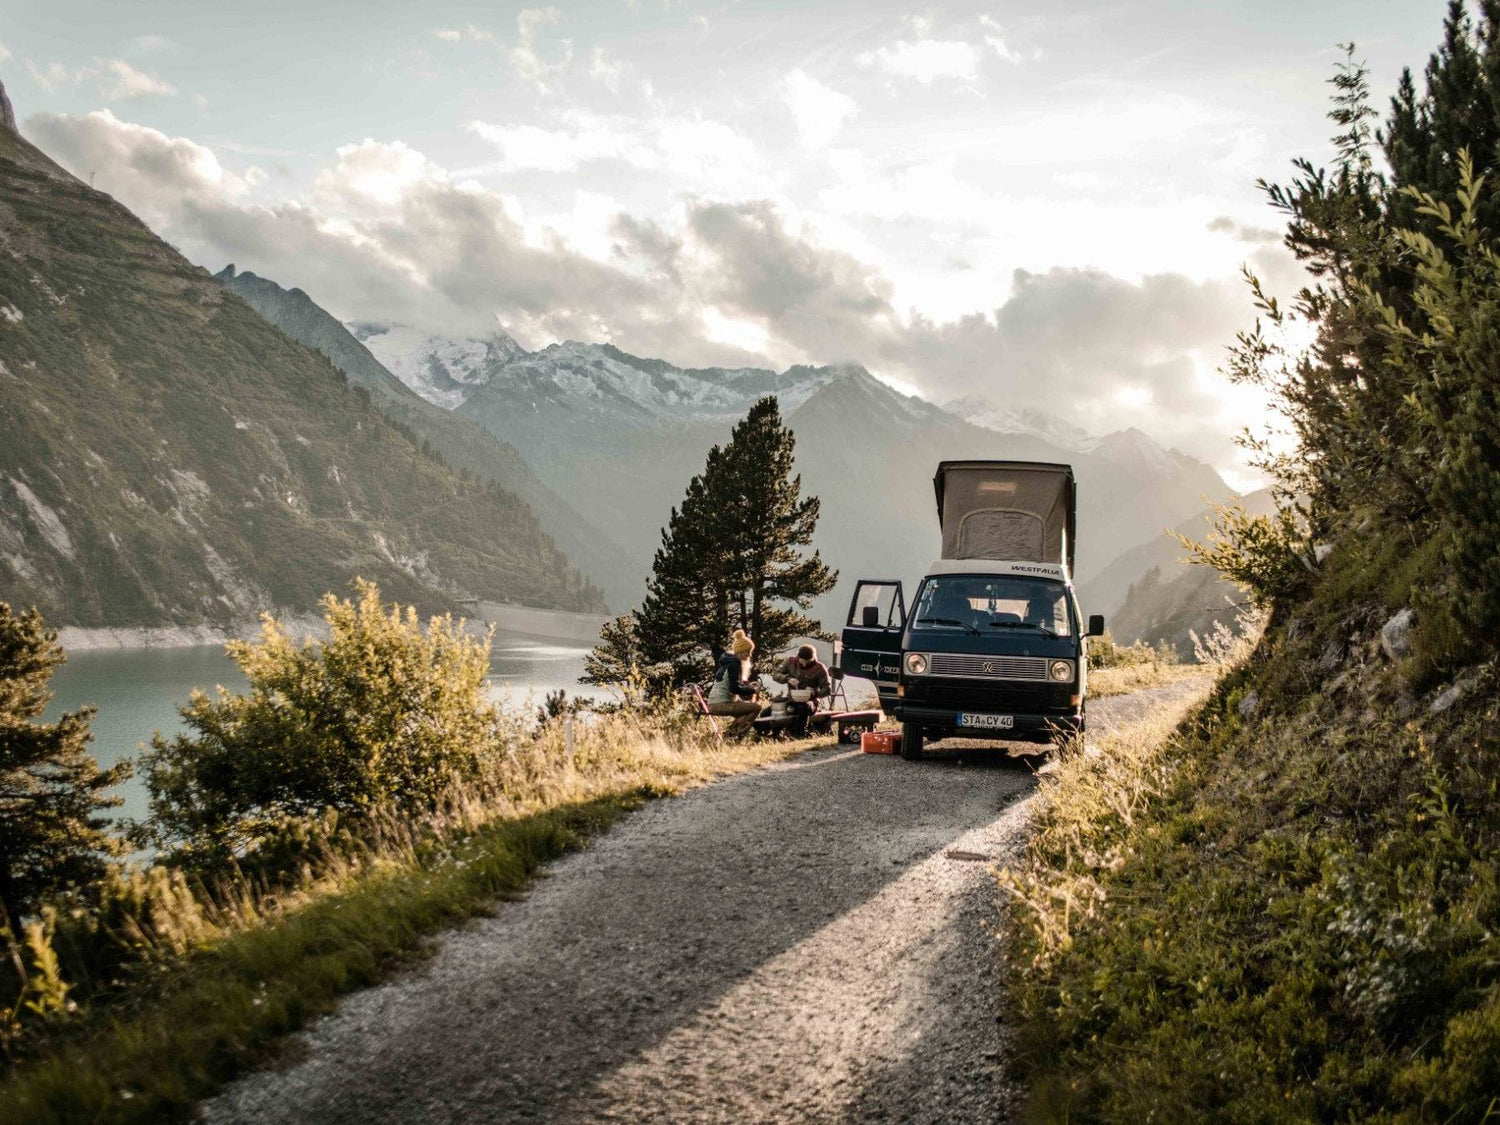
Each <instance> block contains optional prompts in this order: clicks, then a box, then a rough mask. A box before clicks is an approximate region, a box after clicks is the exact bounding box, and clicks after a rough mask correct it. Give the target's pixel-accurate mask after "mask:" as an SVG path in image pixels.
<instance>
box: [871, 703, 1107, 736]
mask: <svg viewBox="0 0 1500 1125" xmlns="http://www.w3.org/2000/svg"><path fill="white" fill-rule="evenodd" d="M988 713H989V712H983V711H970V712H968V714H988ZM997 713H998V712H997ZM958 715H959V712H958V711H956V710H955V709H953V708H952V707H942V708H938V707H924V706H921V705H919V704H910V703H907V704H902V705H899V706H898V707H897V709H896V718H898V719H900V720H901V721H902V722H903V723H919V724H921V725H922V726H923V727H924V728H926V729H927V730H928V731H929V732H931V733H929V735H928V737H930V738H952V737H955V736H957V737H960V738H992V739H995V740H997V741H1002V742H1016V741H1021V740H1025V741H1033V742H1046V741H1050V740H1051V739H1053V738H1056V737H1058V736H1067V735H1070V734H1082V733H1083V730H1084V716H1083V712H1082V711H1081V710H1079V711H1065V712H1018V713H1014V714H1011V719H1012V721H1013V725H1012V726H1010V727H1007V728H1005V729H1003V730H1002V729H996V730H988V729H984V728H975V727H962V728H960V727H959V725H958ZM938 732H942V733H941V734H939V733H938Z"/></svg>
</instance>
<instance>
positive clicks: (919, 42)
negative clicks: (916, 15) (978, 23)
mask: <svg viewBox="0 0 1500 1125" xmlns="http://www.w3.org/2000/svg"><path fill="white" fill-rule="evenodd" d="M856 61H857V62H858V63H859V65H860V66H864V67H874V68H876V69H877V70H880V71H881V72H883V73H885V74H888V75H891V76H892V77H894V78H907V79H911V80H912V81H915V82H920V83H922V85H924V86H930V85H932V84H933V83H934V82H936V81H937V80H938V79H940V78H947V79H953V80H955V81H959V82H973V81H975V80H976V79H977V78H978V77H979V51H978V50H977V49H976V48H975V47H974V45H973V44H972V43H965V42H964V41H963V40H961V39H916V40H908V39H898V40H896V42H895V43H893V44H891V45H890V46H889V47H880V48H878V49H876V50H874V51H865V52H864V53H863V54H860V55H858V56H857V57H856Z"/></svg>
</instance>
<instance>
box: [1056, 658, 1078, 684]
mask: <svg viewBox="0 0 1500 1125" xmlns="http://www.w3.org/2000/svg"><path fill="white" fill-rule="evenodd" d="M1052 678H1053V679H1054V680H1071V679H1072V678H1073V665H1072V664H1070V663H1069V662H1068V661H1066V660H1054V661H1053V662H1052Z"/></svg>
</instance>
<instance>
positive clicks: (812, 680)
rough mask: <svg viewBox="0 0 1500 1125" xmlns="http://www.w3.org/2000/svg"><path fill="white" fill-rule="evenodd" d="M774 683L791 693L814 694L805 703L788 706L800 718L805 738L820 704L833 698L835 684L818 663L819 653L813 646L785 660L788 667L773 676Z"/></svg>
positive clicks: (805, 647)
mask: <svg viewBox="0 0 1500 1125" xmlns="http://www.w3.org/2000/svg"><path fill="white" fill-rule="evenodd" d="M771 679H773V680H775V681H776V682H777V683H778V684H785V685H786V686H787V689H788V690H789V691H809V692H811V693H812V695H811V696H810V697H809V698H808V699H806V700H801V699H793V700H792V701H791V702H790V704H788V706H789V707H790V708H791V711H792V714H794V715H796V716H797V718H798V723H797V730H798V733H800V734H806V733H807V726H808V722H809V720H810V719H811V718H812V715H813V712H814V711H816V710H817V709H818V700H820V699H827V698H828V697H829V696H830V695H832V694H833V681H832V680H831V679H830V678H829V676H828V666H827V665H826V664H824V663H823V662H822V661H821V660H819V659H818V650H817V649H815V648H813V646H812V645H803V646H802V647H801V648H799V649H798V650H797V651H796V652H794V653H793V654H792V655H791V656H789V657H787V658H786V663H785V664H783V665H782V666H781V667H780V668H778V669H777V670H776V671H774V672H772V673H771Z"/></svg>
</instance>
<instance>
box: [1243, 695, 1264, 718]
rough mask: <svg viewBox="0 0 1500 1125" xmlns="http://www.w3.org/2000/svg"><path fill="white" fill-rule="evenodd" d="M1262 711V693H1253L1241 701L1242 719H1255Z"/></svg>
mask: <svg viewBox="0 0 1500 1125" xmlns="http://www.w3.org/2000/svg"><path fill="white" fill-rule="evenodd" d="M1259 710H1260V692H1258V691H1252V692H1251V693H1250V694H1249V695H1247V696H1245V698H1244V699H1242V700H1240V718H1242V719H1249V718H1252V717H1254V715H1255V713H1256V712H1257V711H1259Z"/></svg>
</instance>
